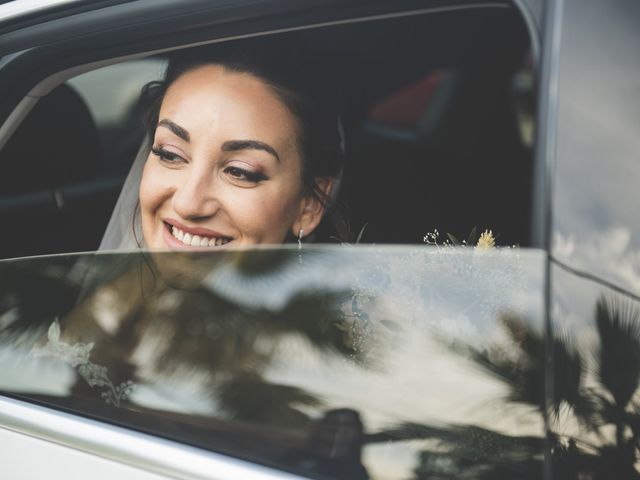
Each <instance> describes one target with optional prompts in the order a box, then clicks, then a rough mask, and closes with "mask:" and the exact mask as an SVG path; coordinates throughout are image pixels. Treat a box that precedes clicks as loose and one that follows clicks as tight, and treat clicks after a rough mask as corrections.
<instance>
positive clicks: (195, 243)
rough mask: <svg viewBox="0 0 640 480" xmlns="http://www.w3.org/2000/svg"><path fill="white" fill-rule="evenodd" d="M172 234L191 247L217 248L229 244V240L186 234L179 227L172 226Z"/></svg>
mask: <svg viewBox="0 0 640 480" xmlns="http://www.w3.org/2000/svg"><path fill="white" fill-rule="evenodd" d="M171 234H172V235H173V236H174V237H175V238H177V239H178V240H180V241H181V242H182V243H184V244H185V245H189V246H191V247H216V246H221V245H224V244H225V243H228V242H229V239H227V238H223V237H218V238H215V237H204V236H201V235H191V234H190V233H184V232H183V231H182V230H180V229H179V228H178V227H174V226H171Z"/></svg>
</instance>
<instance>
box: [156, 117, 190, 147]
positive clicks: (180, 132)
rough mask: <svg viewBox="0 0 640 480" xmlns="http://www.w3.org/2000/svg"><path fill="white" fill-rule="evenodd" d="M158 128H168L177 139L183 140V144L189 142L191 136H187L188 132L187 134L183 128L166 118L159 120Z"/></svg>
mask: <svg viewBox="0 0 640 480" xmlns="http://www.w3.org/2000/svg"><path fill="white" fill-rule="evenodd" d="M158 126H159V127H166V128H168V129H169V130H171V131H172V132H173V133H175V134H176V135H177V136H178V137H180V138H181V139H183V140H184V141H185V142H189V141H191V136H190V135H189V132H187V131H186V130H185V129H184V128H182V127H181V126H180V125H178V124H177V123H174V122H172V121H171V120H169V119H167V118H163V119H162V120H160V121H159V122H158Z"/></svg>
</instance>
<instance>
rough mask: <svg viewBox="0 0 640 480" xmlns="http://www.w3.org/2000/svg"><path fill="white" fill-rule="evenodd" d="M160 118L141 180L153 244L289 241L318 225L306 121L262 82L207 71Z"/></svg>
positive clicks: (177, 85) (176, 89) (190, 78)
mask: <svg viewBox="0 0 640 480" xmlns="http://www.w3.org/2000/svg"><path fill="white" fill-rule="evenodd" d="M158 119H159V121H158V126H157V128H156V132H155V137H154V140H153V147H152V149H151V152H150V154H149V157H148V159H147V162H146V164H145V167H144V172H143V175H142V181H141V184H140V210H141V216H142V231H143V235H144V239H145V242H146V245H147V247H149V248H151V249H191V248H198V249H203V248H206V249H218V248H224V247H225V246H240V245H248V244H260V243H281V242H283V241H284V239H285V236H286V235H287V233H288V232H290V231H291V232H292V233H294V234H295V235H297V234H298V230H299V229H300V228H302V229H305V231H307V233H308V231H309V230H310V229H313V228H315V226H316V225H317V222H318V221H319V216H318V218H317V219H316V218H315V216H313V218H311V217H310V216H309V215H308V214H309V213H310V212H311V211H313V212H316V213H317V211H318V208H319V207H318V205H317V202H314V201H313V200H312V199H311V198H310V197H309V196H306V195H305V194H304V189H303V185H302V164H301V159H300V156H299V154H298V151H297V146H296V139H297V133H298V126H297V123H296V118H295V117H294V116H293V114H292V113H291V112H290V111H289V110H288V109H287V107H286V106H285V105H284V104H283V103H282V102H281V101H280V99H279V98H278V96H277V95H276V94H275V92H274V91H273V90H272V89H271V87H269V86H268V85H266V84H265V83H264V82H263V81H262V80H260V79H259V78H257V77H255V76H254V75H251V74H248V73H237V72H230V71H227V70H225V69H224V67H222V66H219V65H207V66H202V67H198V68H196V69H194V70H191V71H188V72H187V73H185V74H183V75H182V76H180V77H179V78H178V79H177V80H176V81H175V82H174V83H173V84H171V85H170V87H169V89H168V90H167V93H166V95H165V97H164V100H163V102H162V106H161V108H160V115H159V117H158ZM314 203H315V204H314ZM320 210H321V209H320ZM320 215H321V212H320ZM310 220H311V221H310ZM316 220H317V221H316ZM309 221H310V222H309ZM305 223H309V225H305Z"/></svg>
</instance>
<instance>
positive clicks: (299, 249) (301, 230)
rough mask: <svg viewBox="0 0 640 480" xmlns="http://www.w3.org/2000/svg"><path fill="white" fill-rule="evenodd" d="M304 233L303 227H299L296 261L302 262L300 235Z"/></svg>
mask: <svg viewBox="0 0 640 480" xmlns="http://www.w3.org/2000/svg"><path fill="white" fill-rule="evenodd" d="M303 235H304V229H302V228H301V229H300V231H299V232H298V262H299V263H302V236H303Z"/></svg>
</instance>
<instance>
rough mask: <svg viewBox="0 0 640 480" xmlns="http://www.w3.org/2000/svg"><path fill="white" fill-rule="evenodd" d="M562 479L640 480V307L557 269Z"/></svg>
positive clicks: (554, 432) (554, 418) (556, 440)
mask: <svg viewBox="0 0 640 480" xmlns="http://www.w3.org/2000/svg"><path fill="white" fill-rule="evenodd" d="M552 274H553V280H554V282H553V286H554V292H553V293H554V302H555V305H554V306H553V318H552V319H553V326H554V332H555V333H554V342H553V344H554V350H553V370H552V375H553V391H552V395H550V396H549V398H548V401H549V409H550V411H551V415H550V418H549V420H550V422H549V427H550V431H549V439H550V453H551V460H552V462H551V464H552V468H553V472H554V474H555V475H556V476H555V477H554V478H580V479H582V478H584V479H605V478H638V477H639V476H640V468H639V465H638V455H639V453H640V451H639V447H640V416H639V413H640V409H639V406H640V403H638V395H639V392H638V386H639V381H640V303H639V302H638V299H637V298H635V297H633V296H632V295H629V294H621V293H619V292H616V291H615V290H612V289H611V288H610V287H609V286H608V285H607V284H606V283H603V282H600V281H598V280H595V279H593V278H582V277H580V276H578V275H576V274H574V273H572V272H567V271H565V270H563V269H561V268H560V267H554V268H553V270H552Z"/></svg>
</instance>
